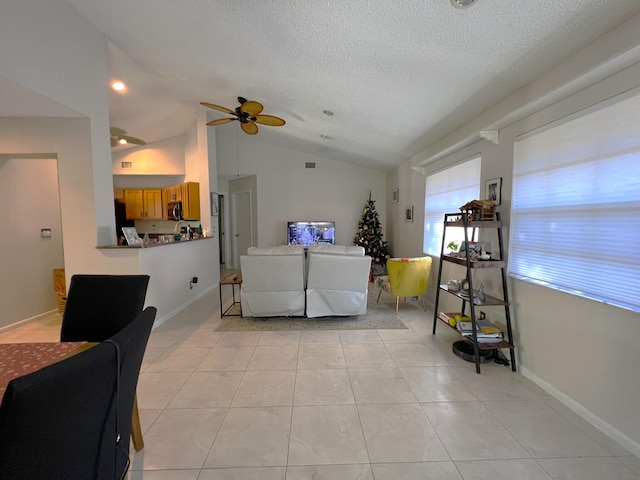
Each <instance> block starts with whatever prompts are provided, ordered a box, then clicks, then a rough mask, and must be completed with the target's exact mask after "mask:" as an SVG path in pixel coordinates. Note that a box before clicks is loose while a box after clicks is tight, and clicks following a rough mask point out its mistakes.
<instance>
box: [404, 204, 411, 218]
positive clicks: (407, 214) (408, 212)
mask: <svg viewBox="0 0 640 480" xmlns="http://www.w3.org/2000/svg"><path fill="white" fill-rule="evenodd" d="M404 221H405V222H413V206H411V207H404Z"/></svg>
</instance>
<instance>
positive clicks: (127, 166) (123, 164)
mask: <svg viewBox="0 0 640 480" xmlns="http://www.w3.org/2000/svg"><path fill="white" fill-rule="evenodd" d="M120 165H122V168H131V167H132V165H131V162H122V163H121V164H120Z"/></svg>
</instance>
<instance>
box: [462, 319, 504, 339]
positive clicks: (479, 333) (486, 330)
mask: <svg viewBox="0 0 640 480" xmlns="http://www.w3.org/2000/svg"><path fill="white" fill-rule="evenodd" d="M456 328H457V329H458V330H459V331H460V333H461V334H462V336H464V337H471V336H473V324H472V323H471V322H458V323H457V324H456ZM503 337H504V335H503V333H502V331H501V330H500V329H499V328H497V327H496V326H495V325H494V324H492V323H491V322H490V321H489V320H487V319H480V320H476V338H477V339H478V341H479V342H496V341H500V340H501V339H502V338H503Z"/></svg>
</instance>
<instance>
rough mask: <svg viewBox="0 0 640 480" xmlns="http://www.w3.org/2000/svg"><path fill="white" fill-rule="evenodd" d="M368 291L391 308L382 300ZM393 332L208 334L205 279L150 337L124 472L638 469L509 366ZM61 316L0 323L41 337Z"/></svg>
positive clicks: (498, 473)
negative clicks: (137, 442) (197, 293)
mask: <svg viewBox="0 0 640 480" xmlns="http://www.w3.org/2000/svg"><path fill="white" fill-rule="evenodd" d="M381 301H385V302H387V303H389V304H390V305H391V306H392V307H394V298H392V297H391V296H387V297H386V298H385V297H384V296H383V297H382V299H381ZM399 315H400V317H401V318H402V320H403V321H404V322H405V324H406V325H407V326H409V327H410V328H409V329H408V330H361V331H354V330H343V331H302V332H300V331H285V332H225V333H220V332H216V331H215V328H216V326H217V325H218V324H219V323H220V321H221V320H220V310H219V306H218V292H217V290H216V291H214V292H212V293H210V294H209V295H206V296H205V297H203V298H202V299H201V300H199V301H197V302H195V303H194V304H192V305H191V306H190V307H188V308H187V309H186V310H184V311H182V312H180V313H179V314H177V315H176V316H175V317H174V318H172V319H170V320H168V321H167V322H165V323H164V324H162V325H160V326H158V327H157V328H156V329H154V331H153V332H152V334H151V338H150V340H149V345H148V347H147V351H146V355H145V359H144V363H143V366H142V371H141V374H140V380H139V385H138V401H139V406H140V414H141V420H142V427H143V431H144V440H145V448H144V449H143V450H142V451H141V452H138V453H136V454H135V455H132V456H133V459H132V465H131V470H130V474H129V478H130V479H131V480H139V479H145V480H196V479H197V480H223V479H224V480H248V479H251V480H285V479H286V480H302V479H309V480H311V479H313V480H341V479H345V480H352V479H353V480H373V479H375V480H413V479H416V480H419V479H430V480H485V479H486V480H489V479H491V480H520V479H526V480H550V479H575V480H639V479H640V460H639V459H638V458H636V457H634V456H632V455H630V454H629V452H627V451H626V450H625V449H624V448H622V447H621V446H620V445H618V444H616V443H615V442H614V441H612V440H611V439H609V438H608V437H606V436H605V435H604V434H602V433H601V432H600V431H598V430H597V429H595V428H594V427H592V426H591V425H590V424H589V423H587V422H586V421H584V420H583V419H581V418H580V417H578V416H577V415H576V414H574V413H573V412H571V411H570V410H569V409H567V408H566V407H564V406H563V405H562V404H561V403H560V402H558V401H557V400H555V399H553V398H552V397H550V396H549V395H547V394H546V393H545V392H544V391H542V390H541V389H539V388H538V387H537V386H535V385H534V384H533V383H531V382H530V381H529V380H527V379H526V378H524V377H523V376H522V375H520V374H519V373H514V372H512V371H511V369H510V368H509V367H505V366H502V365H498V364H495V363H488V364H484V365H483V367H482V374H481V375H477V374H476V373H475V369H474V365H473V364H472V363H469V362H466V361H464V360H461V359H460V358H458V357H456V356H455V355H454V354H453V353H452V352H451V343H452V342H453V341H455V340H456V339H457V337H456V336H455V333H454V332H451V331H449V330H448V329H446V328H440V329H439V330H438V332H437V334H436V335H435V336H434V335H432V334H431V321H432V320H431V319H432V318H433V317H432V313H430V312H427V313H425V312H423V311H422V310H420V309H419V307H418V305H417V304H415V303H412V302H407V303H401V307H400V313H399ZM59 330H60V316H59V315H51V316H49V317H46V318H42V319H40V320H39V321H34V322H31V323H29V324H26V325H22V326H20V327H19V328H16V329H12V330H9V331H4V332H2V333H0V343H1V342H16V341H55V340H57V338H58V335H59Z"/></svg>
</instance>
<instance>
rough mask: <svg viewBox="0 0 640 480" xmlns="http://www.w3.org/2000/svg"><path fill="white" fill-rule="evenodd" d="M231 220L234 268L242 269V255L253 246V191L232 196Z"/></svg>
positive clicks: (235, 193) (240, 192)
mask: <svg viewBox="0 0 640 480" xmlns="http://www.w3.org/2000/svg"><path fill="white" fill-rule="evenodd" d="M231 210H232V213H231V218H232V227H231V231H232V234H233V241H232V249H233V266H234V268H240V255H244V254H245V253H247V249H248V248H249V247H250V246H251V239H252V238H253V235H252V231H251V230H252V227H251V225H252V224H253V212H252V211H251V191H250V190H242V191H238V192H233V193H232V194H231Z"/></svg>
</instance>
